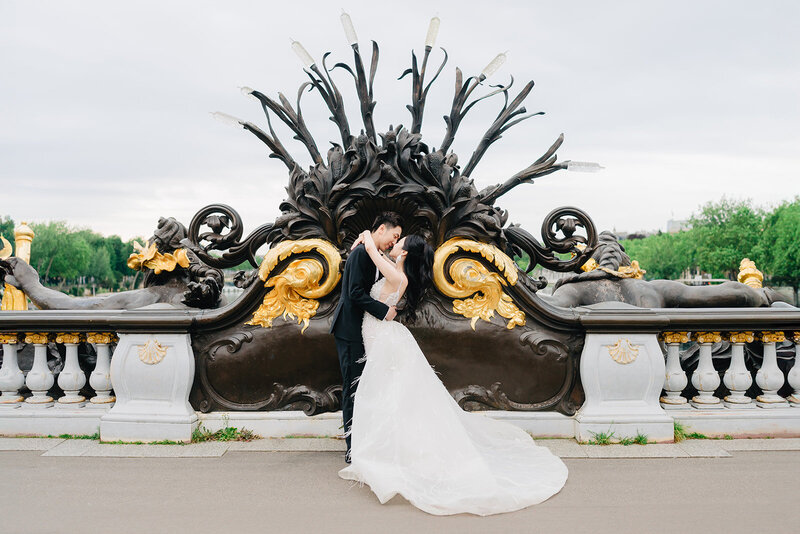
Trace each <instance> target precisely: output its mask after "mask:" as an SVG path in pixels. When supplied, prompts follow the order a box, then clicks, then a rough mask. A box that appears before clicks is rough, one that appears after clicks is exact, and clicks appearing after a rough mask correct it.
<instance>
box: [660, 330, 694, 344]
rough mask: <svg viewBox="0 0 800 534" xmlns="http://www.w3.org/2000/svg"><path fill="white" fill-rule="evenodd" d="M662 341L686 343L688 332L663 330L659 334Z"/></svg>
mask: <svg viewBox="0 0 800 534" xmlns="http://www.w3.org/2000/svg"><path fill="white" fill-rule="evenodd" d="M661 339H663V340H664V343H688V342H689V332H664V333H662V334H661Z"/></svg>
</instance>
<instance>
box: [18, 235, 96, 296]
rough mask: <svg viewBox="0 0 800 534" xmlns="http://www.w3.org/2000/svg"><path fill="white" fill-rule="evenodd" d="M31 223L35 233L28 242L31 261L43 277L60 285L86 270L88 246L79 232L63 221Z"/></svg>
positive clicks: (87, 265)
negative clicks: (72, 229) (29, 243)
mask: <svg viewBox="0 0 800 534" xmlns="http://www.w3.org/2000/svg"><path fill="white" fill-rule="evenodd" d="M31 227H32V228H33V231H34V232H35V233H36V237H35V238H34V240H33V245H32V246H31V265H33V267H35V268H36V270H37V271H39V275H40V276H42V278H43V279H45V280H46V279H47V278H54V279H57V280H58V281H59V286H63V285H64V283H65V282H66V281H67V280H69V279H74V278H77V277H78V276H82V275H85V274H86V271H87V269H88V267H89V262H90V260H91V258H92V248H91V246H90V245H89V243H88V242H87V241H86V239H85V238H84V236H83V235H82V234H81V233H76V232H72V231H71V229H70V228H69V227H68V226H67V224H66V223H65V222H63V221H54V222H49V223H45V224H33V225H31Z"/></svg>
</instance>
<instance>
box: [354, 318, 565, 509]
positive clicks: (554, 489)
mask: <svg viewBox="0 0 800 534" xmlns="http://www.w3.org/2000/svg"><path fill="white" fill-rule="evenodd" d="M363 333H364V346H365V349H366V358H367V361H366V366H365V368H364V372H363V374H362V375H361V377H360V379H359V384H358V389H357V392H356V397H355V406H354V412H353V423H352V429H351V433H352V434H351V440H352V449H351V459H352V463H351V464H350V465H349V466H348V467H346V468H345V469H342V470H341V471H340V472H339V476H341V477H342V478H344V479H347V480H354V481H358V482H362V483H365V484H368V485H369V487H370V488H371V489H372V491H373V492H374V493H375V495H376V496H377V497H378V500H379V501H380V502H381V503H385V502H387V501H388V500H389V499H391V498H392V497H394V496H395V495H397V494H400V495H402V496H403V497H405V498H406V499H407V500H408V501H409V502H411V503H412V504H413V505H414V506H416V507H417V508H420V509H421V510H424V511H425V512H428V513H430V514H436V515H449V514H458V513H471V514H477V515H490V514H497V513H503V512H511V511H514V510H519V509H521V508H525V507H526V506H530V505H533V504H538V503H540V502H542V501H544V500H546V499H548V498H549V497H551V496H552V495H554V494H556V493H558V492H559V491H560V490H561V488H562V487H563V486H564V484H565V483H566V480H567V467H566V465H564V463H563V462H562V461H561V459H560V458H558V457H557V456H555V455H553V454H552V453H551V452H550V451H549V449H547V448H545V447H539V446H537V445H536V444H535V443H534V442H533V439H532V438H531V437H530V435H528V434H527V433H526V432H525V431H523V430H522V429H520V428H518V427H516V426H513V425H511V424H508V423H503V422H501V421H496V420H494V419H490V418H488V417H486V416H484V415H481V414H477V413H469V412H465V411H464V410H462V409H461V407H460V406H458V403H456V401H455V400H454V399H453V397H452V396H451V395H450V393H449V392H448V391H447V389H446V388H445V387H444V385H443V384H442V382H441V380H439V377H438V376H437V375H436V373H435V372H434V371H433V369H432V368H431V366H430V365H429V364H428V361H427V360H426V359H425V356H424V355H423V353H422V351H421V350H420V348H419V346H418V345H417V343H416V340H415V339H414V337H413V336H412V335H411V333H410V332H409V331H408V329H407V328H406V327H405V326H403V325H402V324H400V323H396V322H392V321H378V320H376V319H374V318H372V317H371V316H370V315H369V314H367V315H366V316H365V319H364V326H363Z"/></svg>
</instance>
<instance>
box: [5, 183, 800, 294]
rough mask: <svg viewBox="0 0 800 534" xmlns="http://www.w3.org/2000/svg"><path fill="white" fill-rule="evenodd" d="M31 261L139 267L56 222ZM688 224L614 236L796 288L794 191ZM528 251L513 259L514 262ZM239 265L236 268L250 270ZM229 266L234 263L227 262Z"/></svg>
mask: <svg viewBox="0 0 800 534" xmlns="http://www.w3.org/2000/svg"><path fill="white" fill-rule="evenodd" d="M30 226H31V228H32V229H33V231H34V232H35V233H36V237H35V238H34V240H33V245H32V247H31V265H32V266H33V267H34V268H36V270H37V271H39V275H40V276H41V279H42V283H43V284H45V285H47V286H50V287H54V288H57V289H59V290H61V291H64V292H67V293H70V294H72V295H84V294H86V293H87V292H107V291H123V290H127V289H134V288H136V287H138V285H139V284H140V283H141V281H142V280H141V278H142V277H141V275H140V273H138V272H136V271H133V270H132V269H130V268H129V267H128V265H127V260H128V256H129V255H130V254H131V253H132V252H133V242H134V241H139V242H141V243H144V241H145V240H144V239H143V238H135V239H131V240H128V241H123V240H122V239H121V238H120V237H119V236H116V235H112V236H109V237H104V236H102V235H100V234H98V233H96V232H93V231H91V230H88V229H76V228H72V227H70V226H69V225H67V223H65V222H63V221H53V222H46V223H38V224H37V223H34V224H31V225H30ZM689 226H690V227H689V229H687V230H683V231H681V232H678V233H662V232H658V233H657V234H654V235H650V236H647V237H644V238H641V239H625V240H622V241H621V243H622V244H623V246H624V247H625V249H626V251H627V253H628V255H629V256H630V257H631V259H634V260H638V261H639V265H640V266H641V268H642V269H645V270H646V271H647V274H646V278H647V279H649V280H652V279H668V280H670V279H671V280H675V279H680V278H683V277H685V276H687V275H691V274H695V273H709V274H710V275H711V276H712V277H714V278H726V279H729V280H736V275H737V274H738V272H739V263H740V262H741V260H742V258H745V257H747V258H750V259H751V260H753V261H755V262H756V265H757V266H758V268H759V269H760V270H761V271H762V272H763V273H764V276H765V279H766V280H765V281H766V282H767V283H768V284H769V285H773V286H790V287H792V288H794V290H795V293H797V291H798V287H800V197H795V198H794V199H793V200H790V201H784V202H782V203H781V204H779V205H777V206H774V207H771V208H762V207H759V206H755V205H753V203H752V202H751V201H749V200H746V201H736V200H730V199H725V198H723V199H722V200H720V201H719V202H711V203H708V204H706V205H704V206H702V207H701V208H700V210H699V212H698V213H696V214H695V215H693V216H692V217H691V219H690V220H689ZM14 227H15V223H14V221H13V220H12V219H11V218H10V217H7V216H6V217H3V216H0V235H3V236H4V237H5V238H6V239H8V240H9V241H11V242H12V243H13V241H14ZM527 260H528V258H517V261H518V263H520V266H521V267H523V268H524V267H526V266H527ZM250 268H251V267H250V266H249V264H242V265H241V266H239V267H237V268H236V269H250ZM234 270H235V269H234Z"/></svg>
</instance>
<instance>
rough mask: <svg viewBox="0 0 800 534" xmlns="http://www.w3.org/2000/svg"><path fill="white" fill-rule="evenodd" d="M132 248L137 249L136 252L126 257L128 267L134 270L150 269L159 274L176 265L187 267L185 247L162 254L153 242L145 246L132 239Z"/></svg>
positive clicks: (187, 260)
mask: <svg viewBox="0 0 800 534" xmlns="http://www.w3.org/2000/svg"><path fill="white" fill-rule="evenodd" d="M133 248H134V249H136V250H137V251H139V252H138V254H137V253H135V252H134V253H133V254H131V255H130V256H129V257H128V267H130V268H131V269H133V270H134V271H143V270H145V269H151V270H152V271H153V272H155V273H156V274H161V272H162V271H166V272H171V271H174V270H175V267H176V266H181V267H183V268H184V269H186V268H187V267H189V256H187V254H186V249H183V248H179V249H176V250H175V251H173V252H172V253H167V254H162V253H161V252H159V251H158V249H157V248H156V244H155V242H153V243H150V242H149V241H148V242H147V247H144V246H142V245H141V244H140V243H138V242H136V241H134V242H133Z"/></svg>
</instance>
